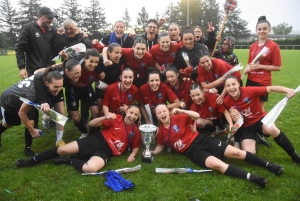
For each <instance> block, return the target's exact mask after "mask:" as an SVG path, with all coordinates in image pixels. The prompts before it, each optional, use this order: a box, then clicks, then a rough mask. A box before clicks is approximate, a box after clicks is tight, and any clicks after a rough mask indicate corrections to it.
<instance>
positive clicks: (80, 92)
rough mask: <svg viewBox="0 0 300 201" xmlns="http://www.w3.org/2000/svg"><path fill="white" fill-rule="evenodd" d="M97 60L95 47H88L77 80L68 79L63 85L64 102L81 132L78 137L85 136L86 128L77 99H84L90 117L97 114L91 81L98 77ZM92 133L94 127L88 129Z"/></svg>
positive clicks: (97, 55) (97, 54) (96, 104)
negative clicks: (64, 85)
mask: <svg viewBox="0 0 300 201" xmlns="http://www.w3.org/2000/svg"><path fill="white" fill-rule="evenodd" d="M98 62H99V53H98V52H97V50H96V49H89V50H87V51H86V52H85V53H84V57H83V62H82V64H81V76H80V77H79V80H78V82H72V81H69V82H68V83H67V84H66V87H65V95H66V103H67V108H68V111H69V112H70V114H71V116H72V119H73V121H74V124H75V126H76V127H77V128H78V129H79V130H80V131H81V132H82V134H81V136H80V137H86V136H87V129H86V127H85V124H84V122H83V120H82V119H81V117H80V114H79V111H78V107H79V100H80V101H85V102H86V103H87V105H88V106H89V108H90V111H91V116H92V118H96V117H98V116H99V108H98V103H97V97H96V94H95V92H94V89H93V87H92V83H93V82H94V81H97V80H99V79H100V75H99V74H98V73H97V71H96V69H95V68H96V67H97V65H98ZM90 133H91V134H92V133H94V129H93V128H91V129H90Z"/></svg>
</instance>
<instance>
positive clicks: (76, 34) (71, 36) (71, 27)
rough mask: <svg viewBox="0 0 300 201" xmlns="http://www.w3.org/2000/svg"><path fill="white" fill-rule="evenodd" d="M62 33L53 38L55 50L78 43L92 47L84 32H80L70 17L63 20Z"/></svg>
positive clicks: (58, 50)
mask: <svg viewBox="0 0 300 201" xmlns="http://www.w3.org/2000/svg"><path fill="white" fill-rule="evenodd" d="M63 29H64V33H63V34H62V35H61V36H60V37H58V38H57V39H56V40H55V45H54V48H55V52H60V51H62V50H63V49H64V48H67V47H71V46H73V45H76V44H78V43H83V44H84V45H85V46H86V48H87V49H90V48H92V42H91V41H90V40H89V38H88V35H87V34H86V33H85V32H80V30H79V28H78V27H77V25H76V23H75V22H74V21H73V20H71V19H66V20H65V21H64V22H63Z"/></svg>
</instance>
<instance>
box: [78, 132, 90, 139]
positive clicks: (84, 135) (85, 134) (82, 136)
mask: <svg viewBox="0 0 300 201" xmlns="http://www.w3.org/2000/svg"><path fill="white" fill-rule="evenodd" d="M86 136H88V134H87V133H81V135H80V137H79V139H81V138H85V137H86Z"/></svg>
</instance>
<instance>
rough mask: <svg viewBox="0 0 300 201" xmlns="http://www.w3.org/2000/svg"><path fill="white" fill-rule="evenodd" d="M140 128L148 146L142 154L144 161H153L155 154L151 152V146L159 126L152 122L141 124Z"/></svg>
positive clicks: (143, 139)
mask: <svg viewBox="0 0 300 201" xmlns="http://www.w3.org/2000/svg"><path fill="white" fill-rule="evenodd" d="M139 130H140V131H141V137H142V142H143V144H144V145H145V146H146V150H145V153H144V154H143V155H142V162H144V163H151V162H152V160H153V157H154V156H153V155H152V154H151V153H150V150H149V148H150V144H151V143H152V142H153V141H154V138H155V136H156V135H157V127H156V126H154V125H152V124H144V125H141V126H139Z"/></svg>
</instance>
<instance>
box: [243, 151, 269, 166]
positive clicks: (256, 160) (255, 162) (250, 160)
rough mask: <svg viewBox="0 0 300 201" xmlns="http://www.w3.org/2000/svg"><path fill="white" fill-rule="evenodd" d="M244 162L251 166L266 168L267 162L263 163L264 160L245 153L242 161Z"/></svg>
mask: <svg viewBox="0 0 300 201" xmlns="http://www.w3.org/2000/svg"><path fill="white" fill-rule="evenodd" d="M244 161H246V162H247V163H250V164H253V165H257V166H260V167H266V166H267V161H265V160H264V159H262V158H260V157H258V156H256V155H254V154H252V153H250V152H248V151H246V157H245V159H244Z"/></svg>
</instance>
